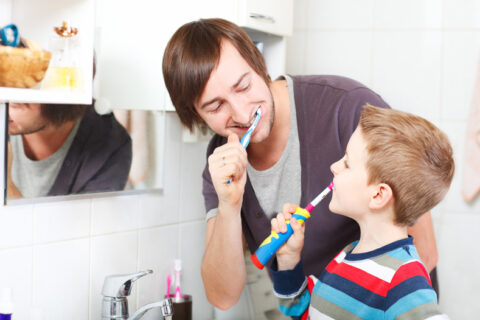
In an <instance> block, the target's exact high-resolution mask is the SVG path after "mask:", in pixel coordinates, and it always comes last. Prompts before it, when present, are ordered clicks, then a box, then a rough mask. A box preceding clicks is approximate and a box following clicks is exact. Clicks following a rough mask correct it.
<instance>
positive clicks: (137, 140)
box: [5, 103, 165, 203]
mask: <svg viewBox="0 0 480 320" xmlns="http://www.w3.org/2000/svg"><path fill="white" fill-rule="evenodd" d="M59 107H60V109H58V108H59ZM55 108H56V109H55ZM76 108H77V109H79V110H80V111H78V110H77V111H78V112H77V111H75V109H76ZM59 110H60V113H61V115H60V116H59V115H58V113H59ZM76 113H80V115H78V114H76ZM7 114H8V117H7V124H6V125H7V134H6V136H7V152H6V153H5V155H6V157H5V164H6V165H5V167H6V172H7V174H6V175H5V181H6V183H5V185H6V189H7V190H6V191H7V192H6V201H5V202H6V203H14V201H16V200H17V199H36V200H37V199H49V200H51V197H55V196H66V195H85V194H89V195H91V194H98V193H105V192H118V191H131V192H135V191H138V190H152V189H161V188H162V178H163V151H164V150H163V149H164V128H165V112H164V111H157V110H124V109H117V110H114V111H113V112H109V113H106V114H102V113H101V112H99V111H97V110H96V109H95V108H94V107H93V106H86V107H84V106H73V107H68V106H67V107H66V106H59V105H43V106H42V105H39V104H20V103H10V104H8V105H7ZM69 117H70V118H75V117H77V118H76V119H77V120H68V119H70V118H69ZM62 119H63V120H62ZM65 119H67V120H65ZM53 122H54V123H56V125H52V123H53ZM53 150H56V151H54V152H53V153H52V151H53ZM11 201H13V202H11Z"/></svg>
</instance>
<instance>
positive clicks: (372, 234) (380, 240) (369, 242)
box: [352, 213, 408, 253]
mask: <svg viewBox="0 0 480 320" xmlns="http://www.w3.org/2000/svg"><path fill="white" fill-rule="evenodd" d="M392 217H393V215H390V214H388V213H370V214H368V215H367V216H366V217H364V218H365V219H363V220H361V221H357V223H358V224H359V226H360V240H359V241H358V244H357V245H356V246H355V248H354V249H353V251H352V253H364V252H370V251H373V250H375V249H378V248H381V247H383V246H386V245H387V244H390V243H392V242H395V241H398V240H401V239H405V238H407V237H408V232H407V226H399V225H396V224H394V223H393V218H392Z"/></svg>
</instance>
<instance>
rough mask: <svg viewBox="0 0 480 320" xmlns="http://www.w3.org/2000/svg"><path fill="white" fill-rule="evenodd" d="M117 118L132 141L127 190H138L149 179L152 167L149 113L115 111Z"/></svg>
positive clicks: (143, 111) (145, 111) (144, 111)
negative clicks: (148, 175) (149, 146)
mask: <svg viewBox="0 0 480 320" xmlns="http://www.w3.org/2000/svg"><path fill="white" fill-rule="evenodd" d="M113 113H114V115H115V118H116V119H117V120H118V122H120V123H121V124H122V125H123V126H124V127H125V129H127V131H128V133H129V134H130V137H131V139H132V165H131V167H130V173H129V175H128V183H127V189H129V188H133V189H137V188H138V187H141V186H140V183H142V182H144V180H145V179H146V178H147V174H148V169H149V166H150V163H149V159H150V152H149V148H148V145H149V143H150V142H149V140H148V127H149V113H150V111H147V110H115V111H114V112H113Z"/></svg>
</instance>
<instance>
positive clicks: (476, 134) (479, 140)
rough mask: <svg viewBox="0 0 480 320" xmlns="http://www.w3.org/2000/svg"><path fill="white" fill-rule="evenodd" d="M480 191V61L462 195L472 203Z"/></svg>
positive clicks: (469, 130)
mask: <svg viewBox="0 0 480 320" xmlns="http://www.w3.org/2000/svg"><path fill="white" fill-rule="evenodd" d="M479 191H480V60H479V63H478V70H477V78H476V81H475V87H474V89H473V99H472V106H471V110H470V117H469V119H468V125H467V137H466V143H465V168H464V170H463V184H462V195H463V198H464V199H465V200H466V201H472V200H473V198H475V196H476V195H477V194H478V192H479Z"/></svg>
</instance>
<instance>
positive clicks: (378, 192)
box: [369, 183, 393, 210]
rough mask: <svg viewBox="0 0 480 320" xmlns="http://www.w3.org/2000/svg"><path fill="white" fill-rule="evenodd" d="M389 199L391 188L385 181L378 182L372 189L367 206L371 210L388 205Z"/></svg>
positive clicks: (391, 192) (391, 198)
mask: <svg viewBox="0 0 480 320" xmlns="http://www.w3.org/2000/svg"><path fill="white" fill-rule="evenodd" d="M391 201H393V191H392V188H390V186H389V185H388V184H386V183H379V184H377V185H376V186H375V188H374V189H373V194H372V196H371V198H370V203H369V207H370V209H372V210H379V209H383V208H385V207H386V206H388V205H389V204H390V202H391Z"/></svg>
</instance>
